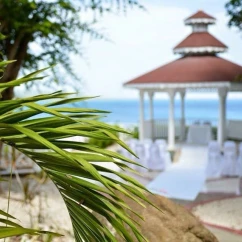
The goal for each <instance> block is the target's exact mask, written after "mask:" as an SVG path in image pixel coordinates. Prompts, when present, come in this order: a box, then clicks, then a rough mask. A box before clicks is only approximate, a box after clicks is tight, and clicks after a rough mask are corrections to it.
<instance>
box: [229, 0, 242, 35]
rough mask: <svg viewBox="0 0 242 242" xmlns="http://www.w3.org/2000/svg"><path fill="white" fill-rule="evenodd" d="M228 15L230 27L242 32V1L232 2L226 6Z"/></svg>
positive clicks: (231, 0)
mask: <svg viewBox="0 0 242 242" xmlns="http://www.w3.org/2000/svg"><path fill="white" fill-rule="evenodd" d="M225 7H226V10H227V14H228V15H229V18H230V19H229V23H228V25H229V26H230V27H236V28H238V29H239V30H240V31H241V30H242V0H230V1H229V2H228V3H227V4H226V5H225Z"/></svg>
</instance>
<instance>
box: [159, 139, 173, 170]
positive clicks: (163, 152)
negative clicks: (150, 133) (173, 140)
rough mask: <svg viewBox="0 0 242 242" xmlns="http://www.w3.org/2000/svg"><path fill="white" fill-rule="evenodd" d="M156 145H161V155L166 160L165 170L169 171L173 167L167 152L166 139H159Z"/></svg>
mask: <svg viewBox="0 0 242 242" xmlns="http://www.w3.org/2000/svg"><path fill="white" fill-rule="evenodd" d="M155 144H157V145H159V149H160V155H161V157H164V160H165V169H167V168H168V167H169V166H170V165H171V163H172V162H171V155H170V153H169V152H168V151H167V142H166V140H165V139H157V140H155Z"/></svg>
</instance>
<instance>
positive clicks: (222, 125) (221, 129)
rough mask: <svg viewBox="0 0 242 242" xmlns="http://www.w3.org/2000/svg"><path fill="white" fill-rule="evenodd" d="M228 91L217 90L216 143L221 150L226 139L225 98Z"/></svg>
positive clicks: (223, 89) (222, 88)
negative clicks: (217, 121)
mask: <svg viewBox="0 0 242 242" xmlns="http://www.w3.org/2000/svg"><path fill="white" fill-rule="evenodd" d="M227 93H228V89H227V88H225V87H221V88H219V89H218V94H219V123H218V142H219V144H220V148H221V149H222V148H223V143H224V140H225V138H226V134H225V133H226V98H227Z"/></svg>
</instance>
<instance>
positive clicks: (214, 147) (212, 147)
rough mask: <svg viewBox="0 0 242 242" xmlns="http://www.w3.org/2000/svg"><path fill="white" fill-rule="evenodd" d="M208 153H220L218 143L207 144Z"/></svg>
mask: <svg viewBox="0 0 242 242" xmlns="http://www.w3.org/2000/svg"><path fill="white" fill-rule="evenodd" d="M208 152H220V146H219V143H218V142H217V141H215V140H211V141H209V143H208Z"/></svg>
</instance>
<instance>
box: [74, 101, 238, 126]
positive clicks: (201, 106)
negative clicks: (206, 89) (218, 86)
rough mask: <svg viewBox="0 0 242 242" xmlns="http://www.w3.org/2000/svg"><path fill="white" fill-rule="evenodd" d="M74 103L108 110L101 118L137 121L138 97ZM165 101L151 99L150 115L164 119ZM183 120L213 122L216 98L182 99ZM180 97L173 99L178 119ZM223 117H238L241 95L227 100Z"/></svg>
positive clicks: (214, 119) (216, 113)
mask: <svg viewBox="0 0 242 242" xmlns="http://www.w3.org/2000/svg"><path fill="white" fill-rule="evenodd" d="M78 106H81V107H88V108H95V109H100V110H106V111H110V112H111V113H110V114H108V115H106V117H104V118H103V119H102V120H103V121H105V122H108V123H117V124H118V123H119V124H137V123H138V121H139V100H127V99H124V100H111V99H110V100H108V99H106V100H104V99H94V100H90V101H85V102H82V103H79V104H78ZM168 110H169V101H168V100H166V99H155V100H154V118H155V119H168ZM185 116H186V123H187V124H189V123H192V122H194V121H197V120H201V121H210V122H212V124H214V125H216V123H217V120H218V116H219V101H218V100H216V99H200V100H198V99H187V100H185ZM145 117H146V118H147V119H149V101H148V100H145ZM180 117H181V114H180V100H175V118H176V119H179V118H180ZM227 119H228V120H230V119H232V120H240V119H241V120H242V99H228V100H227Z"/></svg>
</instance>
